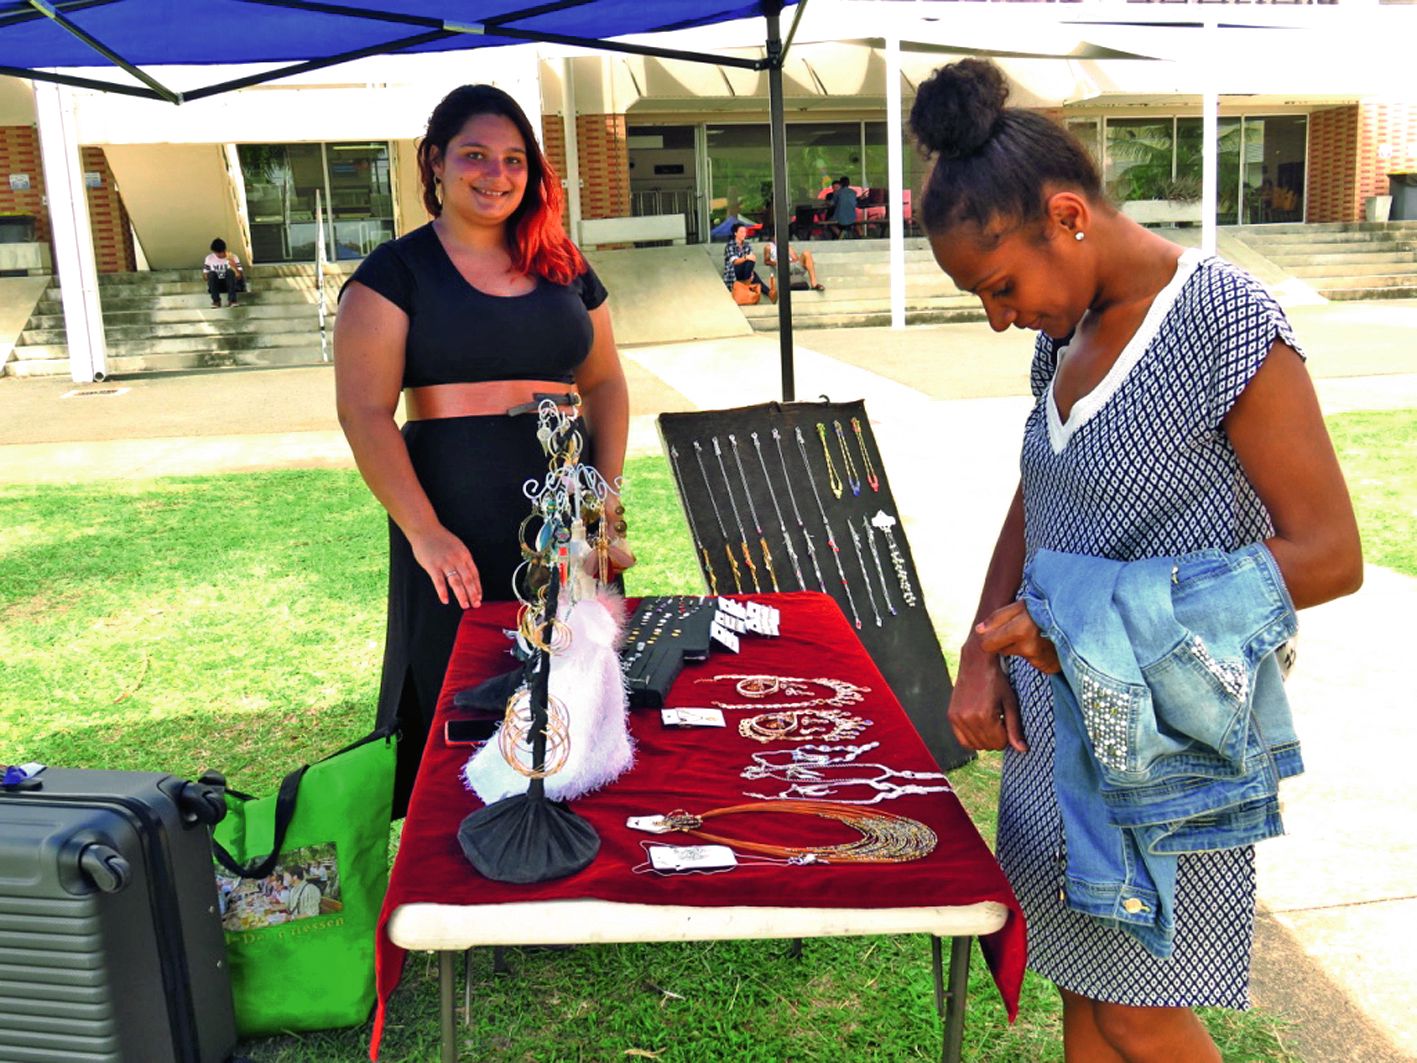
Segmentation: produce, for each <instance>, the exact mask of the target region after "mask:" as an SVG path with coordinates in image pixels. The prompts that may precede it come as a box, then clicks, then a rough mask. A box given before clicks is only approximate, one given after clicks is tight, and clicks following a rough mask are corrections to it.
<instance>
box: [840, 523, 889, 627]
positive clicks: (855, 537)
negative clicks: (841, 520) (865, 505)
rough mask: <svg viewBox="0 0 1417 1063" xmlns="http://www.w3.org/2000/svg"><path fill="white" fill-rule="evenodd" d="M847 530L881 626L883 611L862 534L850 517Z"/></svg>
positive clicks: (872, 606)
mask: <svg viewBox="0 0 1417 1063" xmlns="http://www.w3.org/2000/svg"><path fill="white" fill-rule="evenodd" d="M846 530H847V531H849V532H850V533H851V545H852V546H854V547H856V563H857V564H858V565H860V566H861V578H862V579H863V580H865V582H866V600H867V601H869V602H870V603H871V615H872V616H874V617H875V618H876V626H877V627H880V626H881V611H880V610H879V609H877V608H876V592H875V591H874V590H873V589H872V588H871V573H869V572H868V571H866V555H865V554H863V553H862V552H861V535H860V533H858V532H857V530H856V525H855V524H852V523H851V520H850V518H848V519H847V521H846Z"/></svg>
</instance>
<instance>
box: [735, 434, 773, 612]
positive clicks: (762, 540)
mask: <svg viewBox="0 0 1417 1063" xmlns="http://www.w3.org/2000/svg"><path fill="white" fill-rule="evenodd" d="M728 445H729V446H730V447H732V448H733V464H735V465H737V466H738V479H739V480H741V481H742V482H743V499H744V501H746V502H747V503H748V516H750V517H752V518H753V530H754V531H755V532H757V533H758V545H759V546H760V547H761V548H762V551H763V564H764V565H765V566H767V570H768V579H770V580H771V581H772V589H773V590H775V591H780V590H782V588H781V587H779V586H778V585H777V571H776V570H775V569H774V568H773V567H772V551H771V550H769V549H768V537H767V536H766V535H764V534H763V526H762V525H761V524H760V523H758V510H757V507H756V506H754V505H753V492H752V491H751V490H750V489H749V488H748V474H747V473H746V472H744V471H743V459H742V458H741V457H739V456H738V437H737V436H735V435H734V434H733V433H732V432H730V433H729V434H728ZM768 486H769V487H771V486H772V485H771V484H769V485H768Z"/></svg>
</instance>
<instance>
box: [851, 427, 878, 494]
mask: <svg viewBox="0 0 1417 1063" xmlns="http://www.w3.org/2000/svg"><path fill="white" fill-rule="evenodd" d="M851 430H852V431H853V432H855V433H856V444H857V446H859V447H860V448H861V464H862V465H864V466H865V467H866V482H867V483H868V484H870V485H871V490H872V491H880V489H881V481H880V478H879V477H878V476H877V475H876V467H875V465H873V464H871V452H870V451H869V450H867V449H866V434H865V433H864V432H862V431H861V418H859V417H853V418H852V419H851Z"/></svg>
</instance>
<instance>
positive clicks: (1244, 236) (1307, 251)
mask: <svg viewBox="0 0 1417 1063" xmlns="http://www.w3.org/2000/svg"><path fill="white" fill-rule="evenodd" d="M1228 231H1229V232H1230V233H1231V234H1232V235H1233V236H1234V237H1235V238H1236V239H1238V240H1239V241H1240V242H1241V243H1243V244H1244V245H1245V246H1247V247H1249V248H1250V249H1252V250H1254V251H1256V252H1258V253H1259V254H1261V255H1263V256H1264V257H1265V258H1267V259H1268V260H1269V261H1270V262H1272V263H1273V264H1274V265H1275V266H1277V267H1278V268H1279V269H1281V270H1283V271H1284V272H1285V273H1287V274H1289V275H1290V276H1293V277H1299V278H1301V279H1302V280H1304V281H1305V282H1306V283H1308V284H1309V285H1310V286H1312V287H1313V288H1314V290H1315V291H1317V292H1318V293H1319V294H1320V295H1322V296H1323V297H1324V298H1326V299H1333V300H1351V299H1402V298H1411V297H1413V296H1417V221H1392V222H1340V223H1334V224H1322V225H1252V226H1243V227H1238V228H1231V229H1229V230H1228Z"/></svg>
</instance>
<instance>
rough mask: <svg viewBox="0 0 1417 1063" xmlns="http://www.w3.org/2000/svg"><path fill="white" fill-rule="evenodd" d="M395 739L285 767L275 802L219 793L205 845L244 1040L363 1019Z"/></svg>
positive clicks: (382, 734) (383, 734)
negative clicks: (217, 816) (211, 855)
mask: <svg viewBox="0 0 1417 1063" xmlns="http://www.w3.org/2000/svg"><path fill="white" fill-rule="evenodd" d="M395 745H396V738H395V735H394V734H393V733H391V732H390V731H388V730H383V729H381V730H377V731H375V732H374V733H373V734H371V735H369V736H368V737H366V738H363V739H361V740H360V741H358V742H355V743H354V744H353V745H350V746H346V747H345V748H344V749H341V750H340V751H339V752H337V753H334V754H331V755H330V756H328V757H326V758H325V759H324V760H321V761H317V762H316V763H314V764H307V765H305V766H304V767H301V768H298V769H297V770H295V771H293V772H291V773H290V774H289V775H287V776H286V777H285V779H284V781H283V782H282V783H281V785H280V790H279V792H278V793H277V794H276V796H275V797H263V798H253V797H250V796H249V795H247V794H242V793H239V792H237V791H234V790H228V791H226V805H227V814H226V818H225V819H223V820H222V821H221V823H219V824H218V825H217V827H216V830H215V832H214V834H215V845H214V849H215V854H216V865H217V866H216V875H217V892H218V894H219V896H220V900H221V912H222V925H223V927H224V928H225V930H226V951H227V963H228V966H229V968H230V971H231V987H232V993H233V995H234V996H235V998H236V1026H237V1029H238V1031H239V1032H240V1033H241V1035H242V1036H243V1037H253V1036H260V1035H264V1034H274V1033H281V1032H298V1031H302V1030H325V1029H332V1028H334V1027H339V1026H354V1025H357V1024H359V1023H361V1022H364V1021H365V1020H366V1019H367V1018H368V1017H369V1010H370V1008H371V1007H372V1006H373V1004H374V929H375V925H376V923H377V922H378V918H379V907H380V905H382V904H383V901H384V889H385V888H386V887H387V886H388V882H389V856H388V854H389V820H390V812H391V805H392V800H393V789H394V758H395Z"/></svg>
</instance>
